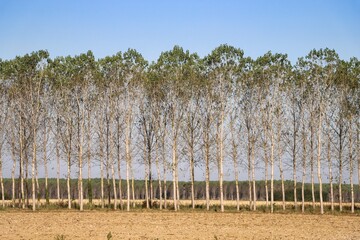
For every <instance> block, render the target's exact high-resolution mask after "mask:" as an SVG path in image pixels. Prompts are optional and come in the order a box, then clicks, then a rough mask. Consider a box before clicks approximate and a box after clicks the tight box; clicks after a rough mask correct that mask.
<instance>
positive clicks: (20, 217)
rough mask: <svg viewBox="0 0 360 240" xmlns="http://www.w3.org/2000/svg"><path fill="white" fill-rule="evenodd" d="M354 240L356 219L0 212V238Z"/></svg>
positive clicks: (358, 229) (358, 233)
mask: <svg viewBox="0 0 360 240" xmlns="http://www.w3.org/2000/svg"><path fill="white" fill-rule="evenodd" d="M109 232H111V235H112V236H113V238H112V239H114V240H115V239H360V216H351V215H324V216H320V215H315V214H314V215H311V214H305V215H302V214H294V213H293V214H280V213H278V214H268V213H251V212H244V213H218V212H202V211H201V212H199V211H196V212H189V211H186V212H177V213H175V212H171V211H162V212H160V211H136V212H129V213H127V212H119V211H117V212H115V211H108V212H106V211H85V212H78V211H67V210H62V211H56V210H52V211H38V212H31V211H20V210H9V211H1V212H0V239H8V240H11V239H47V240H49V239H56V237H59V236H61V235H64V236H65V239H66V240H70V239H107V234H108V233H109Z"/></svg>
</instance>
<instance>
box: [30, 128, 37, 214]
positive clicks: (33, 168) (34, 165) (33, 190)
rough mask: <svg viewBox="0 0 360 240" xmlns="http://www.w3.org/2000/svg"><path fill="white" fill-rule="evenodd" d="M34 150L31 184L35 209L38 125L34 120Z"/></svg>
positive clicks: (34, 208) (33, 208)
mask: <svg viewBox="0 0 360 240" xmlns="http://www.w3.org/2000/svg"><path fill="white" fill-rule="evenodd" d="M32 127H33V149H32V150H33V152H32V167H31V169H32V171H31V173H32V175H31V177H32V178H31V185H32V210H33V211H35V210H36V205H35V204H36V201H35V200H36V191H35V190H36V189H35V170H36V169H35V168H36V154H37V149H36V147H37V146H36V127H35V122H33V125H32Z"/></svg>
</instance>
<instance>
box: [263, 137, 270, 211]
mask: <svg viewBox="0 0 360 240" xmlns="http://www.w3.org/2000/svg"><path fill="white" fill-rule="evenodd" d="M267 148H268V147H267V143H266V139H265V140H264V144H263V149H264V159H265V201H266V203H265V204H266V209H268V207H269V186H268V179H269V172H268V169H269V156H268V153H267Z"/></svg>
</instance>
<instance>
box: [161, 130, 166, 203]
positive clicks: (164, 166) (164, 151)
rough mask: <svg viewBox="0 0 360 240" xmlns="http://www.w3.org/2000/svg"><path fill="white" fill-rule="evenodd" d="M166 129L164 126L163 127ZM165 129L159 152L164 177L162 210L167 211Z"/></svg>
mask: <svg viewBox="0 0 360 240" xmlns="http://www.w3.org/2000/svg"><path fill="white" fill-rule="evenodd" d="M164 128H166V126H164ZM165 134H166V129H164V135H162V136H161V137H162V140H161V151H162V154H161V155H162V161H163V168H164V169H163V177H164V208H165V209H167V184H166V174H167V171H166V169H167V161H166V155H165V154H166V149H165V138H166V135H165Z"/></svg>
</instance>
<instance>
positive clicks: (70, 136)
mask: <svg viewBox="0 0 360 240" xmlns="http://www.w3.org/2000/svg"><path fill="white" fill-rule="evenodd" d="M67 136H68V137H69V140H68V144H69V145H68V149H67V181H66V185H67V195H68V208H69V209H71V192H70V190H71V189H70V176H71V175H70V174H71V145H72V121H68V126H67Z"/></svg>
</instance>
